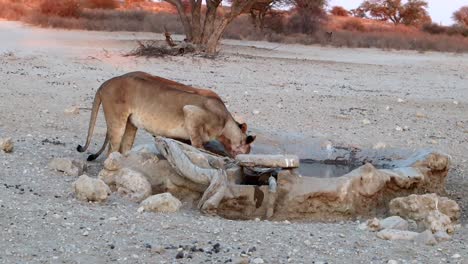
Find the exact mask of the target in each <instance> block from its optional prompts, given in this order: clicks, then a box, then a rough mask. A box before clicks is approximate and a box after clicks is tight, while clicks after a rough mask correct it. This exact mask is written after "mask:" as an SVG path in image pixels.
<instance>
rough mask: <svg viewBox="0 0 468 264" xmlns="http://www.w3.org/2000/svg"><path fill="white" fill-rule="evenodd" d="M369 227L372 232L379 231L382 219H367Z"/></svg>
mask: <svg viewBox="0 0 468 264" xmlns="http://www.w3.org/2000/svg"><path fill="white" fill-rule="evenodd" d="M367 229H369V230H370V231H372V232H375V231H379V230H381V229H382V228H381V227H380V221H379V219H377V218H374V219H371V220H367Z"/></svg>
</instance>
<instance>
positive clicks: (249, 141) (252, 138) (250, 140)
mask: <svg viewBox="0 0 468 264" xmlns="http://www.w3.org/2000/svg"><path fill="white" fill-rule="evenodd" d="M256 138H257V136H251V135H249V136H247V138H246V139H245V144H250V143H252V142H254V140H255V139H256Z"/></svg>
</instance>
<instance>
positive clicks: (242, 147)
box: [218, 123, 256, 158]
mask: <svg viewBox="0 0 468 264" xmlns="http://www.w3.org/2000/svg"><path fill="white" fill-rule="evenodd" d="M238 126H239V129H240V132H241V133H240V135H239V137H236V139H229V138H227V137H225V136H220V137H219V138H218V140H219V141H220V142H221V144H223V146H224V148H225V150H226V152H227V153H228V154H229V156H231V157H232V158H234V157H235V156H236V155H238V154H248V153H250V147H251V143H252V142H253V141H254V140H255V138H256V136H253V135H247V124H246V123H242V124H238Z"/></svg>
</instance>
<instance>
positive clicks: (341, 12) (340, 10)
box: [330, 6, 349, 17]
mask: <svg viewBox="0 0 468 264" xmlns="http://www.w3.org/2000/svg"><path fill="white" fill-rule="evenodd" d="M330 14H332V15H334V16H344V17H346V16H349V11H348V10H346V9H345V8H344V7H342V6H334V7H332V9H331V10H330Z"/></svg>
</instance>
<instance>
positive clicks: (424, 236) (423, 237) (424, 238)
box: [414, 230, 437, 246]
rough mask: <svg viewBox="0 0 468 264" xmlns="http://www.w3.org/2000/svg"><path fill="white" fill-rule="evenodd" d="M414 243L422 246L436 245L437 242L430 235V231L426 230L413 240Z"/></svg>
mask: <svg viewBox="0 0 468 264" xmlns="http://www.w3.org/2000/svg"><path fill="white" fill-rule="evenodd" d="M414 242H416V243H418V244H423V245H430V246H433V245H436V244H437V240H436V238H435V237H434V235H433V234H432V232H431V230H426V231H424V232H422V233H421V234H419V235H418V236H416V237H415V238H414Z"/></svg>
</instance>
